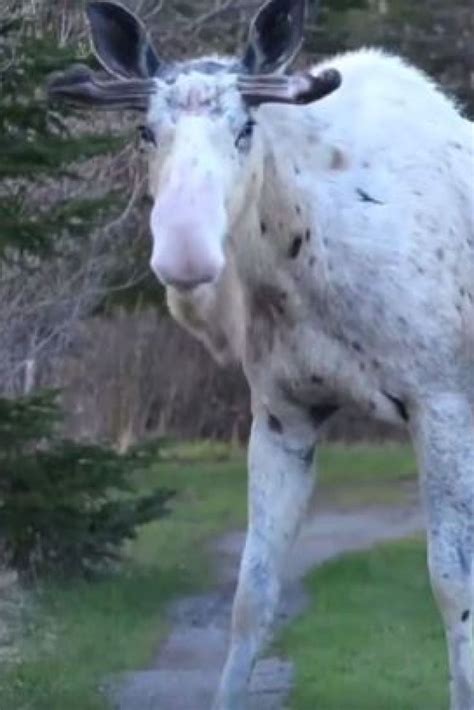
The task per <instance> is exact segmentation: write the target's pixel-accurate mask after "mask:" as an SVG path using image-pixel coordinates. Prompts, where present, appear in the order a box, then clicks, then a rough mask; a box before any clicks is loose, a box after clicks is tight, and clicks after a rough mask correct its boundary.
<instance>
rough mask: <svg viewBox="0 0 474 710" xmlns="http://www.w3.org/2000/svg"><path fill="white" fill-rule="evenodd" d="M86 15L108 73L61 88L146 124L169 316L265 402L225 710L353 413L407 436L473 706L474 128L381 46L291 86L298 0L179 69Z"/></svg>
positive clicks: (141, 40)
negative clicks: (235, 45) (324, 449)
mask: <svg viewBox="0 0 474 710" xmlns="http://www.w3.org/2000/svg"><path fill="white" fill-rule="evenodd" d="M88 15H89V20H90V24H91V31H92V38H93V43H94V47H95V51H96V54H97V57H98V59H99V61H100V62H101V64H102V66H103V68H104V69H105V72H106V77H105V78H102V77H101V76H99V75H97V74H96V73H94V72H91V71H90V70H86V69H84V68H77V67H76V68H73V69H72V70H71V71H70V72H66V73H65V74H63V75H61V76H57V77H55V78H54V79H53V80H52V82H51V85H50V94H51V95H52V96H53V97H55V98H63V99H65V100H68V101H74V102H76V103H81V104H84V105H92V106H96V107H99V108H113V109H117V108H122V109H133V110H137V111H142V112H144V113H145V115H146V127H145V129H144V130H143V135H144V138H145V139H146V140H147V143H148V145H149V158H150V192H151V194H152V197H153V201H154V206H153V210H152V213H151V232H152V236H153V253H152V258H151V266H152V269H153V270H154V272H155V273H156V275H157V277H158V278H159V279H160V281H161V282H162V283H163V284H164V285H165V286H166V288H167V290H168V302H169V304H170V310H171V312H172V313H173V315H174V316H175V317H176V318H177V319H178V320H179V321H180V322H181V323H182V324H183V325H184V326H185V327H187V328H189V329H190V330H191V331H192V332H193V333H194V334H195V335H196V336H197V337H198V338H200V339H201V340H202V341H203V342H205V343H206V345H207V346H208V347H209V349H210V350H211V352H212V353H213V354H214V356H215V357H217V358H218V359H219V360H220V361H225V360H227V359H228V358H229V357H234V358H237V359H239V360H240V361H241V362H242V363H243V366H244V369H245V372H246V375H247V379H248V381H249V384H250V387H251V391H252V402H253V415H254V423H253V428H252V435H251V441H250V445H249V473H250V496H249V497H250V513H249V529H248V536H247V543H246V547H245V552H244V555H243V559H242V565H241V572H240V578H239V583H238V589H237V593H236V597H235V605H234V614H233V627H232V637H231V642H230V648H229V654H228V658H227V662H226V665H225V668H224V671H223V674H222V678H221V683H220V687H219V689H218V693H217V697H216V703H215V708H216V710H243V708H245V707H246V703H247V687H248V681H249V677H250V674H251V672H252V668H253V665H254V663H255V660H256V657H257V655H258V653H259V652H260V650H261V648H262V645H263V644H264V643H265V640H266V639H267V637H268V635H269V633H270V631H271V627H272V623H273V620H274V616H275V610H276V605H277V601H278V596H279V590H280V584H281V576H282V568H283V566H284V564H285V556H286V555H287V553H288V549H289V546H290V545H291V543H292V542H293V540H294V539H295V536H296V534H297V532H298V529H299V526H300V524H301V520H302V518H303V516H304V512H305V509H306V505H307V502H308V500H309V499H310V497H311V495H312V492H313V486H314V480H313V472H312V459H313V452H314V450H315V447H316V445H317V440H318V430H319V428H320V426H321V424H322V423H323V421H324V420H325V419H326V418H327V417H329V416H330V415H331V414H332V413H333V412H334V411H336V409H338V408H340V407H344V406H346V405H357V406H358V407H359V408H360V409H361V410H362V411H364V412H365V413H368V414H370V415H371V416H374V417H377V418H380V419H384V420H387V421H391V422H394V423H397V424H399V425H400V426H404V427H407V428H408V430H409V432H410V434H411V436H412V439H413V442H414V445H415V449H416V452H417V456H418V460H419V468H420V472H421V473H422V476H421V480H422V486H423V491H424V500H425V505H426V518H427V531H428V550H429V555H428V557H429V570H430V575H431V580H432V585H433V589H434V591H435V595H436V598H437V600H438V603H439V608H440V612H441V615H442V618H443V622H444V625H445V629H446V637H447V644H448V651H449V662H450V677H451V710H474V659H473V657H472V621H471V620H472V611H473V601H474V600H473V595H474V568H473V564H472V563H473V555H474V412H473V410H474V194H473V193H474V191H473V189H472V188H473V186H472V177H473V172H474V129H473V125H472V124H471V123H470V122H469V121H467V120H466V119H465V118H463V117H462V116H461V115H460V113H459V112H458V110H457V108H456V107H455V106H454V104H453V103H452V102H451V101H450V100H449V99H448V98H446V97H445V96H444V95H443V93H442V92H441V91H440V90H439V89H438V88H437V87H436V86H435V85H434V84H433V83H432V82H431V81H430V80H429V79H428V78H427V77H426V76H424V75H423V74H422V73H421V72H419V71H418V70H416V69H415V68H413V67H411V66H408V65H407V64H405V63H404V62H403V61H402V60H400V59H399V58H397V57H392V56H387V55H385V54H383V53H381V52H380V51H376V50H363V51H359V52H353V53H347V54H343V55H340V56H338V57H335V58H334V59H332V60H330V61H327V62H325V63H323V64H322V65H319V66H317V67H315V68H313V69H311V70H310V71H307V72H302V73H290V72H289V67H290V65H291V62H292V60H293V59H294V57H295V56H296V54H297V52H298V50H299V48H300V46H301V43H302V38H303V28H304V20H305V16H306V4H305V2H304V0H269V2H267V3H266V4H265V5H264V6H263V7H262V8H261V10H260V11H259V12H258V13H257V16H256V17H255V19H254V21H253V22H252V25H251V28H250V34H249V40H248V43H247V46H246V48H245V49H244V51H243V53H242V55H241V57H240V58H231V59H228V58H227V59H219V58H217V59H216V58H212V59H198V60H192V61H189V62H183V63H181V64H169V63H167V62H166V61H164V60H163V59H162V58H160V57H158V55H157V53H156V52H155V50H154V48H153V47H152V45H151V43H150V40H149V38H148V35H147V33H146V30H145V29H144V27H143V26H142V24H141V23H140V22H139V20H138V19H137V18H136V17H135V16H134V15H132V14H131V13H130V12H129V11H128V10H126V9H125V8H123V7H122V6H120V5H116V4H114V3H110V2H92V3H90V4H89V6H88ZM387 613H389V610H387ZM318 642H320V640H318V639H315V643H318ZM315 672H318V669H315ZM341 703H342V701H341Z"/></svg>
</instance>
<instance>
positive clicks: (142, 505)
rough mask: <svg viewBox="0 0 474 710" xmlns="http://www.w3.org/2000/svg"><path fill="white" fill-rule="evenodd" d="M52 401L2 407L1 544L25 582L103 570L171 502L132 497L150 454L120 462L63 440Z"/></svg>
mask: <svg viewBox="0 0 474 710" xmlns="http://www.w3.org/2000/svg"><path fill="white" fill-rule="evenodd" d="M55 397H56V395H55V393H53V392H46V393H41V394H37V395H35V396H30V397H28V398H21V399H17V400H15V401H12V400H5V399H0V540H1V542H2V547H3V553H4V556H5V559H6V562H7V563H8V564H11V565H12V566H13V567H14V568H15V569H17V570H18V571H19V572H20V573H22V574H23V575H26V577H31V576H32V575H33V573H34V576H36V575H38V574H39V573H44V572H51V571H52V572H56V573H57V572H60V573H62V574H77V573H87V572H91V571H96V570H98V569H101V568H103V567H104V566H105V565H107V563H109V562H111V561H113V560H116V559H117V558H118V556H119V554H120V551H121V548H122V545H123V542H124V541H125V540H127V539H132V538H133V537H134V536H135V534H136V530H137V527H138V526H139V525H143V524H144V523H147V522H149V521H151V520H154V519H155V518H157V517H160V516H162V515H163V514H164V513H165V512H166V508H165V505H166V502H167V501H168V500H169V498H170V496H171V493H170V491H167V490H163V489H156V490H154V491H152V492H150V493H147V494H143V495H138V494H137V492H136V491H135V489H134V486H133V485H132V483H131V481H132V480H133V479H132V474H133V475H136V474H137V472H139V471H140V470H142V469H144V468H147V467H149V466H150V465H151V463H152V461H153V458H154V457H155V452H154V451H153V450H147V449H146V448H144V447H142V448H139V449H135V450H133V451H131V452H129V453H128V454H126V455H119V454H117V453H115V452H113V451H110V450H108V449H105V448H102V447H100V446H87V445H82V444H77V443H74V442H70V441H64V440H61V439H60V438H59V437H58V435H57V431H56V428H57V424H58V420H59V413H58V407H57V405H56V399H55Z"/></svg>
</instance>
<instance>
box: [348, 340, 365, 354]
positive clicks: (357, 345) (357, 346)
mask: <svg viewBox="0 0 474 710" xmlns="http://www.w3.org/2000/svg"><path fill="white" fill-rule="evenodd" d="M351 347H352V349H353V350H355V351H356V353H363V352H364V348H363V347H362V345H361V344H360V343H358V342H357V340H354V341H353V342H352V343H351Z"/></svg>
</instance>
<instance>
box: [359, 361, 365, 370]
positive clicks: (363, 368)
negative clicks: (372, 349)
mask: <svg viewBox="0 0 474 710" xmlns="http://www.w3.org/2000/svg"><path fill="white" fill-rule="evenodd" d="M359 370H360V371H361V372H365V362H361V363H359Z"/></svg>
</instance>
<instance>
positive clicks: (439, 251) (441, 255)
mask: <svg viewBox="0 0 474 710" xmlns="http://www.w3.org/2000/svg"><path fill="white" fill-rule="evenodd" d="M436 256H437V257H438V259H439V260H440V261H443V259H444V249H436Z"/></svg>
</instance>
